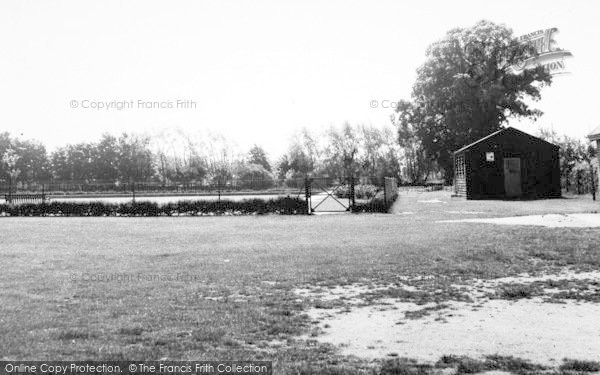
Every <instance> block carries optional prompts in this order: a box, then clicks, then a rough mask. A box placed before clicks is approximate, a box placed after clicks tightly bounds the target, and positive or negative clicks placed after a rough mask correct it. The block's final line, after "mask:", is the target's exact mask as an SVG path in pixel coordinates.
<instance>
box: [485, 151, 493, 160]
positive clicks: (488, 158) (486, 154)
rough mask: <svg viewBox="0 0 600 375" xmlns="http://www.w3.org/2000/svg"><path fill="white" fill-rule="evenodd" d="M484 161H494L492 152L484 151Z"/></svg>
mask: <svg viewBox="0 0 600 375" xmlns="http://www.w3.org/2000/svg"><path fill="white" fill-rule="evenodd" d="M485 161H489V162H493V161H494V153H493V152H486V153H485Z"/></svg>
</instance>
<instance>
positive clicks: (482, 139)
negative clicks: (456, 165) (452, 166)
mask: <svg viewBox="0 0 600 375" xmlns="http://www.w3.org/2000/svg"><path fill="white" fill-rule="evenodd" d="M508 131H510V132H513V133H516V134H517V135H521V136H526V137H531V138H535V139H537V140H539V141H541V142H543V143H547V144H549V145H551V146H554V147H558V146H557V145H555V144H554V143H550V142H548V141H545V140H543V139H542V138H539V137H535V136H533V135H531V134H529V133H525V132H524V131H521V130H519V129H515V128H513V127H512V126H509V127H506V128H503V129H500V130H498V131H495V132H493V133H492V134H489V135H486V136H485V137H483V138H481V139H479V140H477V141H475V142H473V143H471V144H468V145H466V146H464V147H462V148H460V149H458V150H456V151H454V153H455V154H456V153H459V152H462V151H465V150H467V149H469V148H471V147H473V146H475V145H476V144H478V143H481V142H483V141H486V140H488V139H490V138H493V137H495V136H497V135H499V134H502V133H504V132H508Z"/></svg>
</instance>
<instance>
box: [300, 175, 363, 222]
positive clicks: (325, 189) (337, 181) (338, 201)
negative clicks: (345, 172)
mask: <svg viewBox="0 0 600 375" xmlns="http://www.w3.org/2000/svg"><path fill="white" fill-rule="evenodd" d="M304 187H305V198H306V204H307V208H308V213H309V214H313V213H320V212H349V211H351V210H352V207H353V206H354V204H355V201H354V178H352V177H349V178H329V177H318V178H317V177H315V178H306V179H305V180H304Z"/></svg>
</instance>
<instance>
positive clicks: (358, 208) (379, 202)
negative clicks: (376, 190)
mask: <svg viewBox="0 0 600 375" xmlns="http://www.w3.org/2000/svg"><path fill="white" fill-rule="evenodd" d="M396 197H397V196H396ZM396 197H393V198H392V199H390V200H388V201H387V202H386V201H385V199H384V197H383V196H379V197H377V198H374V199H371V200H370V201H369V202H367V203H355V204H354V206H353V207H352V212H353V213H362V212H379V213H388V212H389V210H390V208H391V207H392V205H393V204H394V201H395V200H396Z"/></svg>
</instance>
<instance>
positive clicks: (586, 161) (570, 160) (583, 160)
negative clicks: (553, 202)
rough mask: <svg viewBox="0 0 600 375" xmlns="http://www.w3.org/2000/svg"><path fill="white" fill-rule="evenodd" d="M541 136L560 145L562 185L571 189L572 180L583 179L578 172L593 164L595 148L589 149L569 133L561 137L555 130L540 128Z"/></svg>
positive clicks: (567, 189)
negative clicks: (591, 153) (591, 154)
mask: <svg viewBox="0 0 600 375" xmlns="http://www.w3.org/2000/svg"><path fill="white" fill-rule="evenodd" d="M539 136H540V138H542V139H544V140H546V141H548V142H550V143H554V144H555V145H557V146H559V147H560V149H559V151H558V156H559V160H560V161H559V164H560V177H561V186H562V187H563V188H564V189H565V190H566V191H569V190H571V185H572V182H577V181H581V179H582V176H581V175H579V176H578V175H577V173H579V174H581V173H582V172H581V171H583V170H586V169H588V168H589V166H590V165H591V164H590V163H591V158H590V152H593V150H592V151H590V150H588V148H586V147H585V145H584V143H583V142H582V141H581V140H579V139H577V138H573V137H569V136H567V135H563V136H562V137H559V136H558V134H556V132H555V131H554V130H547V129H540V130H539ZM586 166H587V167H586ZM577 171H579V172H577Z"/></svg>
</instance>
